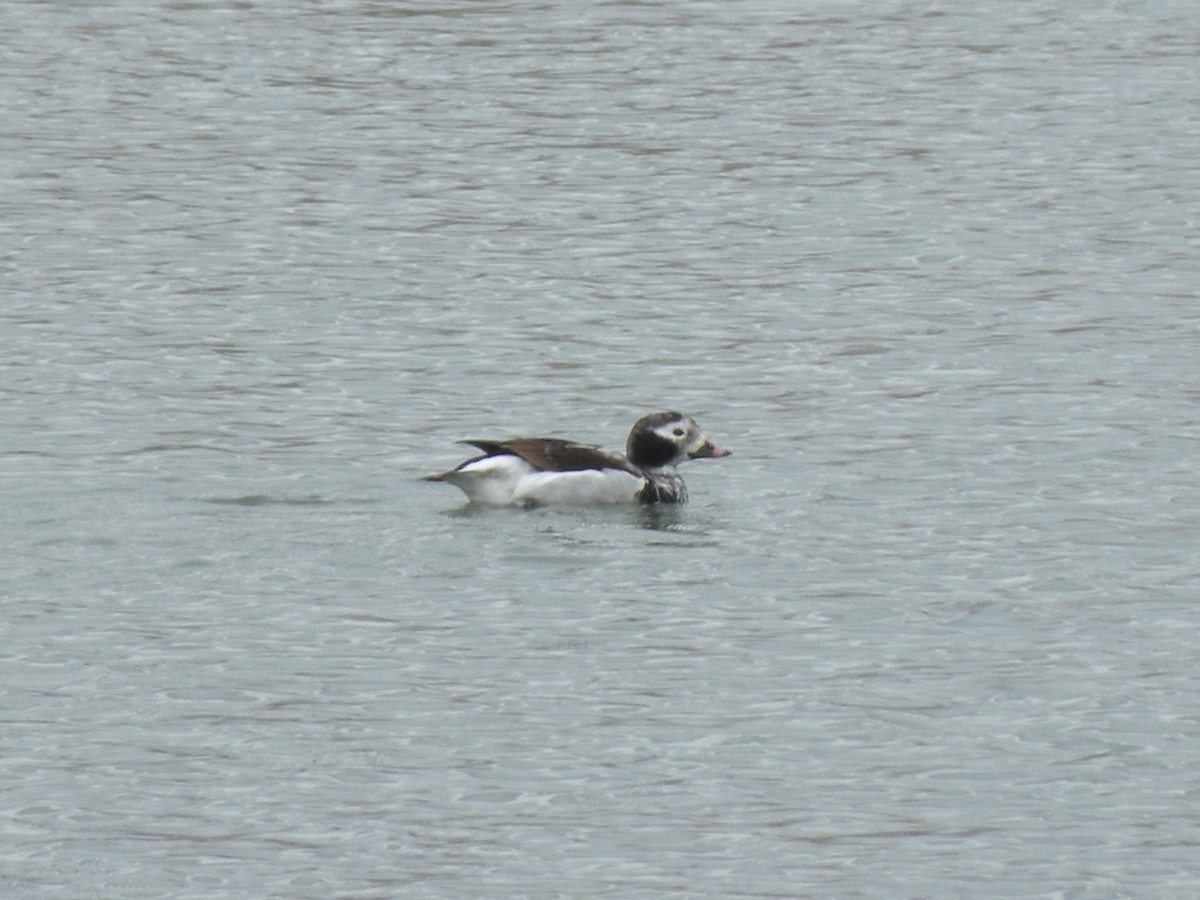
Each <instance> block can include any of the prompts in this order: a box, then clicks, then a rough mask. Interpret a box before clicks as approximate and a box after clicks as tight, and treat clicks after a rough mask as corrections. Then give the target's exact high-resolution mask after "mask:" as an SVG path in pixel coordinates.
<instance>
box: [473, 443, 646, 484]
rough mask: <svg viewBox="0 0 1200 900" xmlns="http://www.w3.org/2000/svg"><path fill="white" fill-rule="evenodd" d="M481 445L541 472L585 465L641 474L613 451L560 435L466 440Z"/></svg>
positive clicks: (488, 453)
mask: <svg viewBox="0 0 1200 900" xmlns="http://www.w3.org/2000/svg"><path fill="white" fill-rule="evenodd" d="M463 443H464V444H470V445H471V446H472V447H478V448H479V449H480V450H482V451H483V452H484V455H485V456H500V455H503V454H511V455H512V456H518V457H520V458H521V459H523V460H525V462H527V463H529V464H530V465H531V466H533V467H534V468H535V469H537V470H538V471H539V472H579V471H583V470H586V469H600V470H603V469H620V470H622V471H624V472H627V473H630V474H634V475H639V476H640V475H641V473H640V472H638V471H637V470H636V469H634V468H633V466H631V465H630V464H629V462H628V461H627V460H626V459H625V458H624V457H621V456H617V455H616V454H614V453H606V452H604V451H603V450H601V449H600V448H599V447H595V446H593V445H591V444H579V443H576V442H575V441H564V440H562V439H560V438H514V439H512V440H510V441H478V440H470V441H463Z"/></svg>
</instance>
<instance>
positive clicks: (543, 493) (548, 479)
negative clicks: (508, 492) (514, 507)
mask: <svg viewBox="0 0 1200 900" xmlns="http://www.w3.org/2000/svg"><path fill="white" fill-rule="evenodd" d="M644 484H645V480H644V479H643V478H642V477H641V476H640V475H634V474H633V473H632V472H624V471H622V470H620V469H582V470H580V471H577V472H534V473H533V474H532V475H526V476H525V477H524V478H522V479H521V482H520V484H519V485H518V486H517V490H516V492H515V493H514V494H513V497H512V502H514V503H523V502H533V503H633V502H636V500H637V494H638V491H640V490H641V489H642V486H643V485H644Z"/></svg>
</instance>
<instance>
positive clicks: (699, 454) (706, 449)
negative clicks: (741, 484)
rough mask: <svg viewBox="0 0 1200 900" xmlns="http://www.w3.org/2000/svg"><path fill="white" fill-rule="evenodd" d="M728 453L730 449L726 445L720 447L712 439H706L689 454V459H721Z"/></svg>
mask: <svg viewBox="0 0 1200 900" xmlns="http://www.w3.org/2000/svg"><path fill="white" fill-rule="evenodd" d="M728 455H729V451H728V450H726V449H725V448H724V447H718V446H717V445H716V444H714V443H713V442H712V441H705V442H704V443H703V444H701V445H700V446H699V447H697V448H696V449H695V450H693V451H692V452H691V453H689V454H688V459H720V458H721V457H722V456H728Z"/></svg>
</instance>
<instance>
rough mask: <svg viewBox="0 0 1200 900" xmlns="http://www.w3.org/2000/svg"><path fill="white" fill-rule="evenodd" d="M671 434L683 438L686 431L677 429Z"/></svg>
mask: <svg viewBox="0 0 1200 900" xmlns="http://www.w3.org/2000/svg"><path fill="white" fill-rule="evenodd" d="M671 434H673V435H675V437H683V435H684V430H683V429H682V428H676V429H675V430H674V431H672V432H671Z"/></svg>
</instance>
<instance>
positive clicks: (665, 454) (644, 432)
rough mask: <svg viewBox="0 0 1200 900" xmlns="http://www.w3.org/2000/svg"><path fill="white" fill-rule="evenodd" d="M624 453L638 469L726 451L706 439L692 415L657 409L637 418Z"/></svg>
mask: <svg viewBox="0 0 1200 900" xmlns="http://www.w3.org/2000/svg"><path fill="white" fill-rule="evenodd" d="M625 455H626V457H628V459H629V461H630V462H631V463H633V464H634V465H635V466H638V467H640V468H643V469H661V468H663V467H665V466H674V465H678V464H679V463H681V462H683V461H684V460H685V459H704V458H711V459H718V458H720V457H722V456H728V455H729V451H728V450H726V449H725V448H723V447H718V446H717V445H716V444H714V443H713V442H712V441H710V440H709V439H708V438H706V437H705V436H704V432H703V431H701V430H700V426H699V425H697V424H696V421H695V420H694V419H693V418H692V417H691V416H685V415H684V414H683V413H678V412H657V413H650V415H648V416H642V417H641V418H640V419H638V420H637V423H636V424H635V425H634V426H633V430H632V431H630V432H629V440H628V441H627V442H626V444H625Z"/></svg>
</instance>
